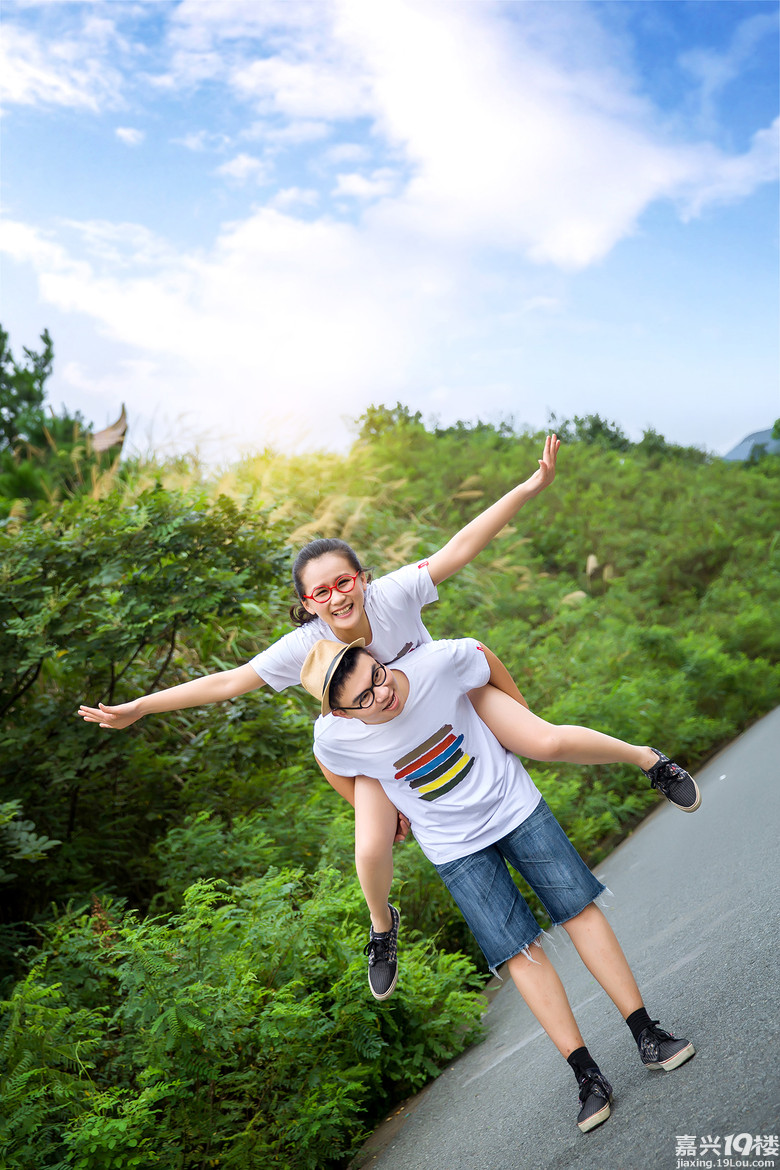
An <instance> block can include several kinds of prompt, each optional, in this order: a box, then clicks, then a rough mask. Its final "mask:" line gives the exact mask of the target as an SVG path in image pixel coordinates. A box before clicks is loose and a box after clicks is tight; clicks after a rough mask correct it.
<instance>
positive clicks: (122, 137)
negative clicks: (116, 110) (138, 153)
mask: <svg viewBox="0 0 780 1170" xmlns="http://www.w3.org/2000/svg"><path fill="white" fill-rule="evenodd" d="M114 133H115V134H116V136H117V138H118V139H119V141H120V142H124V144H125V146H140V145H141V143H142V142H143V141H144V139H145V138H146V131H144V130H136V129H134V128H133V127H132V126H117V128H116V130H115V131H114Z"/></svg>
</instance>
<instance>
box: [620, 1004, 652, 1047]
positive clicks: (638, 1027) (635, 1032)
mask: <svg viewBox="0 0 780 1170" xmlns="http://www.w3.org/2000/svg"><path fill="white" fill-rule="evenodd" d="M652 1022H653V1021H652V1020H651V1019H650V1017H649V1016H648V1014H647V1008H645V1007H641V1008H637V1009H636V1011H635V1012H632V1013H631V1015H630V1016H628V1017H627V1019H626V1023H627V1024H628V1026H629V1028H630V1029H631V1035H632V1036H633V1037H634V1039H635V1040H636V1042H637V1044H638V1043H639V1034H640V1032H643V1031H644V1029H645V1028H649V1027H650V1025H651V1024H652Z"/></svg>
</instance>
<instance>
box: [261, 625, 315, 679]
mask: <svg viewBox="0 0 780 1170" xmlns="http://www.w3.org/2000/svg"><path fill="white" fill-rule="evenodd" d="M310 624H311V625H314V624H315V623H313V622H312V623H310ZM321 637H322V634H321V633H320V632H319V631H318V630H312V629H310V628H309V625H305V626H299V627H298V629H296V630H291V631H290V633H289V634H285V635H284V637H282V638H280V639H279V641H278V642H274V643H273V645H272V646H269V647H268V648H267V649H265V650H261V651H260V653H259V654H256V655H255V656H254V658H252V659H250V662H249V665H250V666H251V667H252V668H253V670H254V671H255V672H256V673H257V674H258V675H259V676H260V678H261V679H262V680H263V682H266V683H268V685H269V687H273V689H274V690H275V691H283V690H284V688H285V687H291V686H295V685H296V683H300V681H301V667H302V666H303V664H304V661H305V659H306V655H307V654H308V653H309V650H310V649H311V647H312V646H313V645H314V643H315V642H316V641H317V639H318V638H321Z"/></svg>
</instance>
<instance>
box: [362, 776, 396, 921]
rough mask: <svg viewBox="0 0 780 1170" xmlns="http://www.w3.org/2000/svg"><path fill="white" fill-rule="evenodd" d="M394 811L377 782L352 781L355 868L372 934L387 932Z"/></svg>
mask: <svg viewBox="0 0 780 1170" xmlns="http://www.w3.org/2000/svg"><path fill="white" fill-rule="evenodd" d="M397 825H398V810H397V809H396V807H395V805H394V804H391V802H390V800H389V799H388V797H387V796H386V795H385V791H384V789H383V788H382V785H381V784H380V783H379V781H378V780H370V779H369V778H368V777H367V776H358V777H357V778H356V780H355V868H356V870H357V875H358V881H359V882H360V888H361V890H362V891H363V897H364V898H365V899H366V904H367V905H368V910H369V913H370V915H371V925H372V926H373V928H374V930H375V931H378V932H384V931H387V930H390V928H391V926H392V920H391V917H390V911H389V909H388V905H387V904H388V901H389V898H390V886H391V885H392V881H393V840H394V838H395V832H396V828H397Z"/></svg>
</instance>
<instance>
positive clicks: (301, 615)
mask: <svg viewBox="0 0 780 1170" xmlns="http://www.w3.org/2000/svg"><path fill="white" fill-rule="evenodd" d="M326 553H341V555H342V556H343V557H345V558H346V560H347V561H349V563H350V565H351V566H352V569H353V571H354V572H355V573H365V571H366V570H365V569H364V568H363V566H362V565H361V563H360V561H359V559H358V555H357V553H356V552H355V550H354V548H352V546H351V545H349V544H347V542H346V541H345V540H336V539H335V538H331V539H322V540H312V541H310V542H309V543H308V544H305V545H304V546H303V548H302V549H301V551H300V552H299V553H298V555H297V557H296V558H295V560H294V561H293V567H292V577H293V585H294V586H295V592H296V593H297V594H298V598H299V600H298V604H297V605H293V606H291V607H290V619H291V621H292V623H293V625H294V626H305V625H306V623H307V622H311V621H314V618H315V617H316V614H313V613H309V611H308V610H307V609H306V608H305V606H304V605H303V603H302V601H301V598H302V597H303V581H302V580H301V577H302V575H303V570H304V569H305V568H306V566H307V565H308V563H309V561H316V560H317V558H318V557H324V556H325V554H326Z"/></svg>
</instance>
